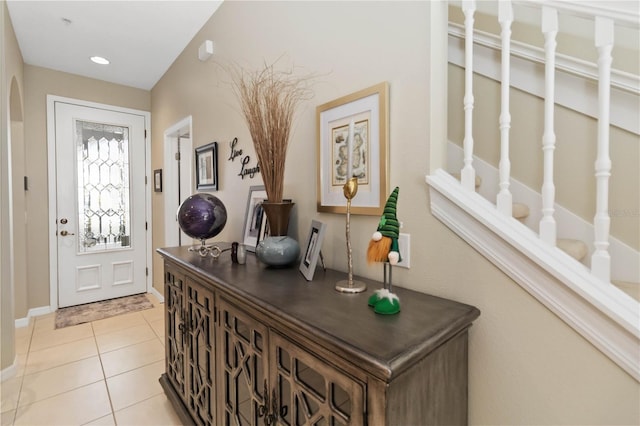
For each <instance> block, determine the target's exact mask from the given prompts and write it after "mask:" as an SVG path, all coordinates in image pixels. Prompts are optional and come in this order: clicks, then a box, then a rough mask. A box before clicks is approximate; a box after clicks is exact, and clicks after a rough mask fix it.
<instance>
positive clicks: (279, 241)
mask: <svg viewBox="0 0 640 426" xmlns="http://www.w3.org/2000/svg"><path fill="white" fill-rule="evenodd" d="M294 204H295V203H291V202H285V203H271V202H268V201H265V202H263V203H262V208H263V209H264V212H265V214H266V215H267V222H268V223H269V236H268V237H266V238H264V239H263V240H262V241H260V242H259V243H258V245H257V246H256V256H257V257H258V259H259V260H260V261H261V262H263V263H265V264H267V265H269V266H273V267H284V266H289V265H291V264H292V263H294V262H295V261H296V260H298V256H299V255H300V245H299V244H298V242H297V241H296V240H294V239H293V238H291V237H289V236H288V235H287V231H288V229H289V216H290V215H291V209H292V208H293V206H294Z"/></svg>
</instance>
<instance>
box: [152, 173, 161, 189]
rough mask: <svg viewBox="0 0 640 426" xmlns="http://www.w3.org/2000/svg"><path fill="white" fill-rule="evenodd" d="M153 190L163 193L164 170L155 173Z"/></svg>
mask: <svg viewBox="0 0 640 426" xmlns="http://www.w3.org/2000/svg"><path fill="white" fill-rule="evenodd" d="M153 190H154V191H155V192H162V169H156V170H154V171H153Z"/></svg>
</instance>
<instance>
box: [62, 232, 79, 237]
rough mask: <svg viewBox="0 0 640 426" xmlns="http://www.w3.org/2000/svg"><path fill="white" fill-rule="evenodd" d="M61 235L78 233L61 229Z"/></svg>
mask: <svg viewBox="0 0 640 426" xmlns="http://www.w3.org/2000/svg"><path fill="white" fill-rule="evenodd" d="M60 235H62V236H63V237H66V236H67V235H76V234H74V233H73V232H69V231H60Z"/></svg>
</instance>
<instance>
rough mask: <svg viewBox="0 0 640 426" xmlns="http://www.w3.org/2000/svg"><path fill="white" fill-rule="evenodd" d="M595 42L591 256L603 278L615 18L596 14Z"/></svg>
mask: <svg viewBox="0 0 640 426" xmlns="http://www.w3.org/2000/svg"><path fill="white" fill-rule="evenodd" d="M595 32H596V34H595V45H596V47H597V49H598V151H597V158H596V164H595V169H596V173H595V175H596V215H595V218H594V220H593V225H594V229H595V241H594V246H595V251H594V253H593V256H592V257H591V272H592V273H593V274H594V275H595V276H596V277H598V278H600V279H601V280H603V281H606V282H609V281H610V280H611V257H610V256H609V224H610V218H609V177H610V176H611V160H610V158H609V102H610V99H611V61H612V58H611V51H612V49H613V21H612V20H611V19H605V18H600V17H597V18H596V21H595Z"/></svg>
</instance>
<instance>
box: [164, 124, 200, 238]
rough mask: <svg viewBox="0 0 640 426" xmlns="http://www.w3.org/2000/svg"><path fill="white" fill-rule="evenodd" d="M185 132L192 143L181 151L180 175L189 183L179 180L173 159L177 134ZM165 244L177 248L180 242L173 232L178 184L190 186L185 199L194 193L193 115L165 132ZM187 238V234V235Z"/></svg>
mask: <svg viewBox="0 0 640 426" xmlns="http://www.w3.org/2000/svg"><path fill="white" fill-rule="evenodd" d="M184 130H187V133H188V134H189V139H190V142H189V143H187V144H185V146H184V147H183V150H184V152H183V151H181V155H183V154H184V155H183V158H181V159H180V168H181V170H180V174H181V176H182V177H184V178H186V179H188V181H187V182H182V180H181V179H178V170H176V169H177V167H176V165H175V164H176V160H175V158H174V157H173V153H174V152H175V150H174V147H175V146H176V144H177V137H176V135H177V134H180V133H182V132H183V131H184ZM163 159H164V172H163V173H164V184H165V187H164V189H163V191H164V225H163V229H164V243H165V245H167V246H177V245H178V241H177V238H174V236H173V235H172V234H173V232H172V231H173V230H174V228H175V226H176V224H175V220H173V219H172V218H173V217H175V216H174V215H175V214H176V212H177V210H178V206H176V205H175V204H174V200H175V199H174V198H173V197H174V196H175V197H177V195H178V188H177V185H178V182H181V185H182V186H183V188H184V187H185V186H188V188H189V193H188V194H184V195H183V197H186V196H189V195H191V194H192V193H193V183H192V179H191V177H192V176H193V118H192V116H191V115H189V116H187V117H185V118H183V119H182V120H180V121H178V122H177V123H175V124H174V125H172V126H170V127H169V128H168V129H166V130H165V131H164V153H163ZM185 237H186V234H185ZM191 243H192V241H191V239H189V241H182V244H181V245H189V244H191Z"/></svg>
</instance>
